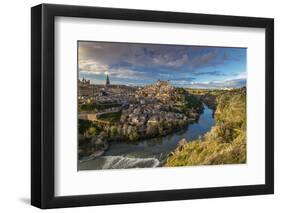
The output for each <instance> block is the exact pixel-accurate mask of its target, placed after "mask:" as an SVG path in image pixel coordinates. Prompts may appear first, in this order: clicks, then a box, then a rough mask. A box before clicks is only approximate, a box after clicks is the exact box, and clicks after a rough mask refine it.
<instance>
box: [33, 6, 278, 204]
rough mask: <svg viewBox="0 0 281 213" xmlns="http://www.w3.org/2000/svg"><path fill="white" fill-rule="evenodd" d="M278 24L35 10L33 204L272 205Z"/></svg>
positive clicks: (133, 13)
mask: <svg viewBox="0 0 281 213" xmlns="http://www.w3.org/2000/svg"><path fill="white" fill-rule="evenodd" d="M273 30H274V21H273V19H270V18H254V17H238V16H222V15H207V14H191V13H177V12H164V11H146V10H129V9H113V8H100V7H85V6H66V5H51V4H42V5H38V6H35V7H33V8H32V9H31V41H32V42H31V43H32V44H31V50H32V55H31V58H32V63H31V65H32V66H31V72H32V73H31V76H32V79H31V82H32V85H31V88H32V91H31V93H32V94H31V95H32V103H31V105H32V117H31V121H32V122H31V123H32V126H31V127H32V140H31V147H32V150H31V152H32V155H31V203H32V205H34V206H37V207H40V208H59V207H74V206H88V205H105V204H121V203H137V202H153V201H168V200H180V199H197V198H214V197H226V196H243V195H259V194H272V193H273V191H274V155H273V154H274V152H273V141H274V31H273Z"/></svg>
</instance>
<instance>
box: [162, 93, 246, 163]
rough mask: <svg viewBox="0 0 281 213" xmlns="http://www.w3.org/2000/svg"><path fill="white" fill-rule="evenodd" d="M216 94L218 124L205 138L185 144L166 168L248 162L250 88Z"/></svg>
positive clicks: (171, 155)
mask: <svg viewBox="0 0 281 213" xmlns="http://www.w3.org/2000/svg"><path fill="white" fill-rule="evenodd" d="M214 95H215V96H216V111H215V123H216V125H215V126H214V127H213V128H212V129H211V131H210V132H208V133H207V134H205V135H204V137H202V138H201V139H197V140H193V141H188V140H184V141H182V143H181V144H180V145H179V146H178V147H177V148H176V149H175V151H173V152H171V153H170V154H169V157H168V159H167V162H166V164H165V166H168V167H170V166H192V165H217V164H240V163H246V156H247V155H246V88H241V89H236V90H232V91H228V92H223V93H221V92H220V93H219V94H215V93H214Z"/></svg>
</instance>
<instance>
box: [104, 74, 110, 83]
mask: <svg viewBox="0 0 281 213" xmlns="http://www.w3.org/2000/svg"><path fill="white" fill-rule="evenodd" d="M105 85H110V81H109V76H108V74H107V75H106V83H105Z"/></svg>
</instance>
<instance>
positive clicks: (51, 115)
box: [31, 4, 274, 209]
mask: <svg viewBox="0 0 281 213" xmlns="http://www.w3.org/2000/svg"><path fill="white" fill-rule="evenodd" d="M58 16H63V17H80V18H100V19H115V20H131V21H146V22H162V23H182V24H200V25H217V26H237V27H251V28H264V29H265V32H266V41H265V44H266V48H265V61H266V64H265V71H266V74H265V76H266V78H265V85H266V97H265V98H266V106H265V107H266V110H265V113H266V119H265V121H266V125H265V126H266V128H265V132H266V135H265V161H266V162H265V184H261V185H246V186H225V187H213V188H198V189H177V190H164V191H145V192H130V193H112V194H94V195H79V196H76V195H73V196H60V197H56V196H55V195H54V189H55V181H54V178H55V171H54V166H55V165H54V163H55V161H54V157H55V156H54V149H55V146H54V143H55V136H54V133H55V108H54V106H55V99H54V98H55V97H54V96H55V85H54V82H55V81H54V78H55V75H54V72H55V69H54V60H55V53H54V50H55V46H54V21H55V17H58ZM272 193H274V20H273V19H270V18H254V17H241V16H224V15H208V14H194V13H178V12H164V11H147V10H131V9H113V8H102V7H86V6H67V5H53V4H41V5H38V6H35V7H32V8H31V204H32V205H34V206H37V207H39V208H43V209H46V208H60V207H76V206H90V205H106V204H121V203H139V202H154V201H169V200H182V199H197V198H217V197H228V196H245V195H260V194H272Z"/></svg>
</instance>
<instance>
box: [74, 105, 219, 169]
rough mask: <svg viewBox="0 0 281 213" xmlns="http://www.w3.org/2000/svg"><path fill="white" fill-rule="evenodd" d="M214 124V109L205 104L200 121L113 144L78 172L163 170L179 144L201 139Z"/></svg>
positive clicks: (85, 163) (82, 163)
mask: <svg viewBox="0 0 281 213" xmlns="http://www.w3.org/2000/svg"><path fill="white" fill-rule="evenodd" d="M213 125H214V118H213V110H212V109H210V108H208V107H207V106H206V105H204V111H203V112H202V113H201V115H200V117H199V119H198V121H197V122H196V123H193V124H189V125H188V126H187V127H186V128H185V129H183V130H181V131H178V132H176V133H173V134H170V135H167V136H164V137H159V138H152V139H146V140H142V141H138V142H134V143H125V142H118V143H117V142H116V143H111V144H110V147H109V149H108V150H107V151H106V152H105V153H104V155H103V156H101V157H99V158H96V159H93V160H88V161H84V162H80V163H79V170H97V169H126V168H151V167H160V166H161V165H162V164H163V163H164V161H165V159H166V157H167V154H168V153H170V152H171V151H173V150H175V149H176V147H177V144H178V142H179V141H180V140H181V139H183V138H186V139H187V141H191V140H194V139H198V138H199V137H200V136H203V135H204V134H205V133H206V132H208V131H210V129H211V128H212V126H213Z"/></svg>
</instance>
